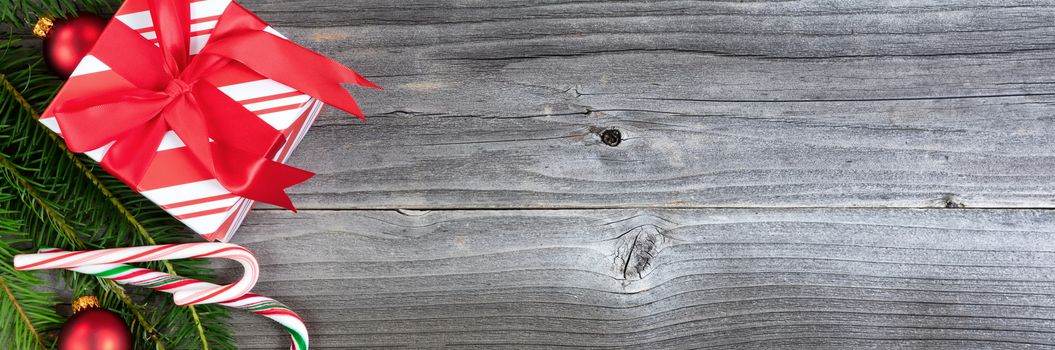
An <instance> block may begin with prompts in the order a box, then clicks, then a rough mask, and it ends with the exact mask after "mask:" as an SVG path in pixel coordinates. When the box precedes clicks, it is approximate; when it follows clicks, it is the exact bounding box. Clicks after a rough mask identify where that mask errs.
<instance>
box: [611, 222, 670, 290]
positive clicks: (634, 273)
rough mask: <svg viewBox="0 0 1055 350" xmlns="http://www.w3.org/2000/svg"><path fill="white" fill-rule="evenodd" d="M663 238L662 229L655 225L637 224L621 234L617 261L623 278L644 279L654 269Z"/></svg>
mask: <svg viewBox="0 0 1055 350" xmlns="http://www.w3.org/2000/svg"><path fill="white" fill-rule="evenodd" d="M663 239H664V238H663V229H662V228H660V227H659V226H656V225H644V226H639V227H637V228H635V229H633V230H631V231H630V232H627V234H624V235H623V238H622V241H623V243H622V244H621V247H620V252H619V253H620V254H619V257H620V258H621V259H619V260H618V262H619V263H622V273H623V279H624V280H641V279H644V278H645V277H647V276H648V274H649V273H651V272H652V270H654V269H655V266H656V257H657V256H658V255H659V252H660V246H661V245H662V243H663Z"/></svg>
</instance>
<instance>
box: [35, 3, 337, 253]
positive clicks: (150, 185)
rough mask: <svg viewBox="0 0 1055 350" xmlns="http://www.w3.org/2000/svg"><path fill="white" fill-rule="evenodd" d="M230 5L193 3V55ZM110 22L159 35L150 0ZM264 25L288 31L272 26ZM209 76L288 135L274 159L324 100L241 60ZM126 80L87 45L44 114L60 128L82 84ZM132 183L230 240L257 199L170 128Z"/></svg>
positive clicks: (203, 229) (108, 87)
mask: <svg viewBox="0 0 1055 350" xmlns="http://www.w3.org/2000/svg"><path fill="white" fill-rule="evenodd" d="M228 6H240V5H238V4H236V3H234V2H232V1H231V0H197V1H193V2H192V3H191V8H190V15H191V28H190V30H191V37H190V52H191V54H192V55H193V54H196V53H197V52H199V51H201V49H202V47H204V46H205V44H206V43H207V42H208V41H209V35H210V33H211V32H212V30H213V28H215V27H216V22H217V19H218V18H219V16H220V15H221V14H222V13H223V12H224V10H226V9H227V7H228ZM110 25H126V26H128V27H130V28H132V29H134V30H136V31H138V32H139V33H140V34H142V35H143V37H144V38H147V39H150V40H152V41H155V43H156V40H157V35H156V34H155V33H154V29H153V23H152V20H151V18H150V12H149V11H148V7H147V1H146V0H128V1H126V2H125V4H124V5H122V6H121V8H120V9H119V10H118V11H117V13H116V14H115V15H114V20H113V21H111V23H110ZM265 31H267V32H269V33H271V34H274V35H277V36H279V37H283V36H282V34H279V33H278V32H276V31H275V30H274V29H273V28H271V27H270V26H269V27H267V28H266V29H265ZM283 38H284V37H283ZM100 40H106V38H105V37H103V38H100ZM276 54H280V53H276ZM206 80H208V81H209V82H210V83H212V84H213V85H215V86H217V87H218V88H219V89H220V91H222V92H224V93H225V94H227V95H228V96H230V97H231V98H232V99H234V100H235V101H238V102H239V103H241V104H242V105H243V106H245V108H246V109H248V110H250V111H252V112H253V113H255V114H256V115H257V116H259V117H260V119H263V120H264V121H265V122H267V123H268V124H270V125H271V126H273V127H274V128H275V129H278V130H280V131H282V133H283V134H284V135H285V136H286V143H285V144H284V145H282V146H281V149H280V150H278V152H276V154H275V160H276V161H280V162H283V163H284V162H286V160H287V159H288V158H289V155H290V152H291V151H292V150H293V149H294V148H296V147H297V144H299V143H300V140H301V138H302V137H303V136H304V133H306V132H307V130H308V128H309V127H310V126H311V124H312V122H314V121H315V117H316V116H318V114H319V111H320V110H321V109H322V106H323V103H322V102H320V101H317V100H315V99H314V98H312V97H311V96H308V95H305V94H303V93H301V92H299V91H297V90H294V89H293V88H291V87H289V86H286V85H283V84H281V83H279V82H276V81H274V80H271V79H267V78H264V77H262V76H260V75H259V74H257V73H255V72H253V71H251V70H249V69H247V68H245V67H244V66H241V65H238V64H230V65H228V66H227V67H225V68H224V69H223V70H222V71H220V72H218V73H216V74H214V75H212V76H210V77H208V78H206ZM129 87H132V85H131V83H129V82H127V81H126V80H125V79H124V78H122V77H121V76H119V75H117V74H116V73H114V72H113V71H111V70H110V67H109V66H107V64H106V62H102V61H100V60H99V59H98V58H96V56H94V55H92V54H91V53H89V54H88V56H86V57H85V58H84V59H83V60H82V61H81V63H80V64H79V65H78V66H77V69H76V70H75V71H74V72H73V74H72V76H71V77H70V79H69V80H68V81H67V83H66V85H64V86H63V87H62V89H61V90H60V91H59V93H58V95H56V97H55V100H54V102H52V105H51V106H49V107H48V109H46V110H45V111H44V113H43V114H42V117H41V119H40V122H41V123H44V125H46V126H47V127H48V128H50V129H51V130H53V131H55V132H56V133H58V134H59V135H61V134H62V130H59V126H58V123H57V122H56V121H55V117H54V113H53V112H52V108H54V106H56V105H57V104H58V103H60V102H62V101H65V100H67V99H71V98H76V97H78V96H79V95H81V93H82V92H84V91H89V90H91V91H100V90H101V91H103V92H105V91H118V90H122V89H126V88H129ZM107 148H108V146H104V147H101V148H99V149H97V150H93V151H90V152H87V153H86V154H87V155H88V156H89V157H91V158H92V159H95V160H96V161H100V160H101V159H102V157H103V155H105V154H106V151H107ZM134 189H135V190H136V191H137V192H140V193H142V194H143V195H144V196H146V197H147V198H148V199H150V200H151V201H153V202H154V203H157V204H158V205H159V206H160V207H161V208H162V209H164V210H165V211H167V212H168V213H169V214H172V215H173V216H174V217H176V218H177V219H179V220H180V221H182V222H183V223H184V224H186V225H187V226H188V227H190V228H191V229H192V230H194V231H195V232H197V233H198V234H201V235H202V237H204V238H205V239H207V240H210V241H222V242H227V241H229V240H230V239H231V237H232V236H233V235H234V232H235V231H236V230H237V229H238V226H239V225H240V224H241V222H242V220H244V219H245V215H246V214H247V213H248V212H249V209H250V208H251V207H252V205H253V201H252V200H248V199H246V198H242V197H239V196H236V195H234V194H231V193H230V192H229V191H227V190H226V189H224V188H223V187H222V186H220V183H219V182H217V181H216V179H214V178H213V177H212V176H211V175H209V174H208V172H206V171H205V169H204V168H203V167H202V166H201V165H199V164H198V162H197V160H196V159H195V158H194V157H193V156H192V155H191V153H190V150H189V149H187V147H185V146H184V145H183V142H182V141H181V140H180V139H179V137H177V136H176V134H175V133H173V132H172V131H169V132H168V134H166V135H165V138H164V140H163V141H162V142H161V145H160V146H159V147H158V154H157V156H155V158H154V161H153V162H152V163H151V164H150V166H149V169H148V170H147V173H146V176H145V177H144V179H143V181H142V182H141V183H140V184H139V185H138V186H135V188H134Z"/></svg>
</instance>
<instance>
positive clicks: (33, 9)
mask: <svg viewBox="0 0 1055 350" xmlns="http://www.w3.org/2000/svg"><path fill="white" fill-rule="evenodd" d="M113 3H114V0H76V1H75V0H3V1H0V23H6V24H9V25H11V26H13V27H14V28H28V29H32V26H33V24H35V23H36V22H37V19H39V18H40V17H41V16H43V15H51V16H55V17H59V18H66V17H68V16H70V15H73V14H75V13H77V12H78V11H89V12H93V13H103V12H109V11H110V10H111V9H112V8H113Z"/></svg>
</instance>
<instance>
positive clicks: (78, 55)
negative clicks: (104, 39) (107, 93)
mask: <svg viewBox="0 0 1055 350" xmlns="http://www.w3.org/2000/svg"><path fill="white" fill-rule="evenodd" d="M105 28H106V20H104V19H102V18H100V17H99V16H96V15H93V14H90V13H83V12H82V13H79V14H77V17H71V18H55V19H52V18H50V17H45V18H41V19H40V21H38V22H37V26H36V27H35V28H33V33H34V34H36V35H37V36H39V37H40V38H41V39H44V62H46V63H47V64H48V67H49V68H51V70H52V72H54V73H55V74H56V75H58V76H60V77H62V78H69V77H70V74H72V73H73V69H74V68H77V64H78V63H80V62H81V59H82V58H84V56H85V55H87V54H88V51H90V50H91V49H92V46H93V45H95V41H96V40H99V36H100V35H102V34H103V29H105Z"/></svg>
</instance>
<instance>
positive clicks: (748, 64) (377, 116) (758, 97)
mask: <svg viewBox="0 0 1055 350" xmlns="http://www.w3.org/2000/svg"><path fill="white" fill-rule="evenodd" d="M242 3H243V4H244V5H245V6H246V7H248V8H250V9H251V10H253V11H256V12H258V13H259V14H260V15H261V16H262V17H263V18H264V19H265V20H268V21H270V22H272V23H273V24H274V25H275V26H276V27H277V28H278V29H279V30H281V31H282V32H284V33H286V34H287V35H288V36H290V37H291V38H292V39H293V40H294V41H296V42H298V43H301V44H303V45H306V46H308V47H310V48H312V49H316V50H318V51H320V52H322V53H324V54H327V55H329V56H332V57H335V58H336V59H338V60H340V61H341V62H343V63H346V64H348V65H350V66H352V67H354V68H356V69H358V70H360V71H361V72H363V73H364V74H366V75H368V76H370V77H371V78H372V79H374V80H375V81H377V82H378V83H380V84H381V85H383V86H384V87H385V88H386V90H385V91H384V92H375V91H363V90H362V89H357V90H354V92H355V94H356V95H357V96H358V97H359V98H360V101H361V103H362V105H363V107H364V109H365V111H366V112H367V113H368V114H369V121H368V122H365V123H363V122H360V121H358V120H355V119H354V118H350V117H347V116H345V115H343V114H342V113H338V112H336V111H334V110H328V111H327V112H326V113H325V115H324V116H323V117H322V118H321V121H320V122H319V123H318V124H317V126H316V127H315V128H314V129H312V131H311V132H309V134H308V137H307V138H306V140H305V141H304V143H303V146H302V149H300V150H298V151H297V152H296V154H295V155H294V157H293V163H294V164H295V165H298V166H301V167H304V168H308V169H311V170H314V171H317V172H318V173H319V175H318V176H317V177H316V178H315V179H313V180H312V181H310V182H308V183H306V184H304V185H302V186H299V187H296V188H294V189H293V196H294V197H295V198H294V200H295V202H296V203H297V204H298V205H299V206H300V207H302V208H316V209H327V208H359V209H376V208H393V209H394V208H451V209H460V208H567V207H576V208H600V207H642V206H665V207H796V206H867V207H943V206H966V207H988V208H1003V207H1029V208H1050V207H1053V206H1055V196H1053V195H1052V193H1055V176H1053V175H1055V156H1053V154H1052V150H1053V149H1055V138H1052V137H1050V135H1052V134H1053V132H1055V122H1053V120H1055V119H1053V118H1052V115H1053V114H1055V86H1053V85H1055V70H1052V69H1051V67H1052V66H1053V65H1055V52H1053V51H1052V49H1053V48H1055V44H1053V43H1052V41H1051V37H1052V36H1053V35H1055V29H1053V27H1052V26H1051V23H1053V22H1055V7H1053V6H1052V3H1050V2H1043V1H1040V2H1038V1H1021V0H1018V1H1000V2H994V1H984V0H958V1H937V0H924V1H885V2H874V1H850V0H842V1H735V2H734V1H621V2H606V1H565V0H548V1H541V0H534V1H495V2H491V1H454V0H446V1H441V0H429V1H425V0H417V1H410V0H407V1H394V2H374V1H345V0H339V1H338V0H323V1H317V0H311V1H286V0H283V1H279V0H247V1H242ZM608 129H618V130H619V131H621V135H622V138H623V140H622V143H621V144H619V145H618V146H616V147H609V146H607V145H605V144H603V143H602V142H601V140H600V137H599V134H600V133H601V132H602V131H604V130H608Z"/></svg>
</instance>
